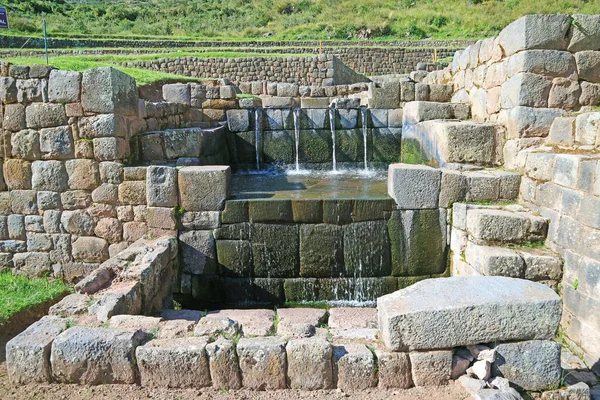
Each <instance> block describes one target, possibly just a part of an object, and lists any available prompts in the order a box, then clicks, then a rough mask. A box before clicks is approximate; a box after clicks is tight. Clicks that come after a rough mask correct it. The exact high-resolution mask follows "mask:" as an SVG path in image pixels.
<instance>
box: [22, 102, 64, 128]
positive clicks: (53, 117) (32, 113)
mask: <svg viewBox="0 0 600 400" xmlns="http://www.w3.org/2000/svg"><path fill="white" fill-rule="evenodd" d="M25 119H26V121H27V127H28V128H33V129H39V128H51V127H54V126H61V125H67V121H68V119H67V114H66V113H65V106H64V105H62V104H52V103H32V104H30V105H28V106H27V109H26V110H25Z"/></svg>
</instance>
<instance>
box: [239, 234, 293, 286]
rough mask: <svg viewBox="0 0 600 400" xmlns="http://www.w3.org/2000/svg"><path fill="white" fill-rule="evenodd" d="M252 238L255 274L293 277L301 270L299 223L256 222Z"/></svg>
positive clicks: (264, 276) (272, 276) (259, 275)
mask: <svg viewBox="0 0 600 400" xmlns="http://www.w3.org/2000/svg"><path fill="white" fill-rule="evenodd" d="M250 239H251V241H252V253H253V257H254V275H255V276H257V277H262V278H268V277H271V278H292V277H297V276H298V270H299V233H298V226H297V225H276V224H254V225H253V227H252V231H251V236H250Z"/></svg>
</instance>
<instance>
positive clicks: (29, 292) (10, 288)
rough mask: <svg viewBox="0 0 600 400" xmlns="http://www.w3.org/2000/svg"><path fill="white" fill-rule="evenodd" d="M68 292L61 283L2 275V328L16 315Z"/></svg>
mask: <svg viewBox="0 0 600 400" xmlns="http://www.w3.org/2000/svg"><path fill="white" fill-rule="evenodd" d="M68 290H69V288H68V287H67V286H65V284H64V283H62V282H61V281H50V280H48V279H45V278H35V279H33V278H26V277H23V276H13V275H12V274H11V273H9V272H2V273H0V326H2V324H4V323H5V322H6V321H8V319H10V317H11V316H12V315H14V314H15V313H17V312H19V311H24V310H26V309H27V308H29V307H33V306H36V305H38V304H40V303H43V302H44V301H46V300H50V299H53V298H55V297H57V296H58V295H60V294H61V293H64V292H66V291H68Z"/></svg>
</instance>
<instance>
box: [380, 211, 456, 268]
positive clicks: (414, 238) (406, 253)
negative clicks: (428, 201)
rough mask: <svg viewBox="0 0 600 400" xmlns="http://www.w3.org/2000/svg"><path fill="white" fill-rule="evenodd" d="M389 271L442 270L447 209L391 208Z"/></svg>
mask: <svg viewBox="0 0 600 400" xmlns="http://www.w3.org/2000/svg"><path fill="white" fill-rule="evenodd" d="M387 228H388V233H389V238H390V248H391V264H392V271H391V272H392V275H394V276H402V275H409V276H418V275H433V274H441V273H443V272H444V270H445V268H446V242H447V240H446V212H445V210H444V209H437V210H406V211H393V212H392V215H391V217H390V219H389V221H388V223H387Z"/></svg>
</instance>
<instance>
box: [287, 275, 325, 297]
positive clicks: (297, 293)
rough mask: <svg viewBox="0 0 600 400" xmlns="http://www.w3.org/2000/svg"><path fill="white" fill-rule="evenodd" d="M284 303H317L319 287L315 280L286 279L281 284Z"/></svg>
mask: <svg viewBox="0 0 600 400" xmlns="http://www.w3.org/2000/svg"><path fill="white" fill-rule="evenodd" d="M283 290H284V293H285V301H293V302H303V301H318V298H319V285H318V282H317V279H316V278H313V279H311V278H296V279H286V280H284V282H283Z"/></svg>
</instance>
